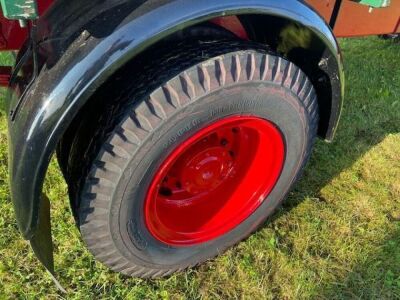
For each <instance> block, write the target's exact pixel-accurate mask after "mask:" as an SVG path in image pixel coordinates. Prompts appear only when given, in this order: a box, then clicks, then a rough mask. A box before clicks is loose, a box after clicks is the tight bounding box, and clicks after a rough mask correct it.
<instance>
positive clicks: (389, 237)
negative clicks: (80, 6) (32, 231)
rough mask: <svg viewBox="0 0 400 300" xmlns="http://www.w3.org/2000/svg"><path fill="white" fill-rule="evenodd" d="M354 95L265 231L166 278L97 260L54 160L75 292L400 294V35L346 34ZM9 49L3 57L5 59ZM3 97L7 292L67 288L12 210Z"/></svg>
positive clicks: (1, 285) (1, 276)
mask: <svg viewBox="0 0 400 300" xmlns="http://www.w3.org/2000/svg"><path fill="white" fill-rule="evenodd" d="M341 46H342V49H343V55H344V59H345V71H346V80H347V84H346V102H345V107H344V111H343V115H342V119H341V123H340V126H339V129H338V132H337V136H336V139H335V141H334V142H333V143H332V144H326V143H324V142H322V141H319V142H318V143H317V145H316V147H315V151H314V154H313V156H312V159H311V162H310V164H309V165H308V167H307V169H306V171H305V174H304V176H303V178H302V179H301V181H300V182H299V184H297V186H296V188H295V190H294V191H293V192H292V193H291V194H290V196H289V199H288V200H287V202H286V204H285V205H284V207H283V208H282V209H281V210H280V211H279V212H278V213H277V214H276V215H275V216H274V217H273V218H272V219H271V220H270V221H269V222H267V223H266V224H265V226H264V227H263V228H262V229H261V230H259V231H258V232H257V233H256V234H254V235H253V236H251V237H250V238H248V239H247V240H246V241H244V242H242V243H240V244H239V245H237V246H236V247H234V248H233V249H231V250H229V251H228V252H226V253H225V254H223V255H221V256H219V257H217V258H216V259H213V260H211V261H209V262H207V263H205V264H203V265H201V266H200V267H198V268H195V269H190V270H187V271H185V272H182V273H179V274H176V275H173V276H171V277H168V278H165V279H159V280H141V279H132V278H126V277H124V276H121V275H118V274H115V273H112V272H110V271H108V270H107V269H106V268H105V267H103V266H102V265H101V264H100V263H98V262H96V261H95V260H94V259H93V257H92V255H91V254H90V253H89V252H88V251H87V250H86V249H85V247H84V244H83V242H82V241H81V239H80V237H79V233H78V230H77V229H76V228H75V226H74V222H73V218H72V216H71V213H70V210H69V206H68V198H67V190H66V186H65V184H64V182H63V179H62V176H61V174H60V172H59V169H58V166H57V163H56V162H55V161H54V160H53V161H52V163H51V167H50V170H49V174H48V177H47V181H46V186H45V191H46V193H47V194H48V195H49V198H50V199H51V200H52V226H53V233H54V235H53V236H54V243H55V262H56V269H57V274H58V277H59V279H60V281H61V283H62V285H63V286H64V287H65V288H66V289H67V290H68V292H69V293H68V295H67V297H68V298H72V299H97V298H110V299H119V298H129V299H134V298H150V299H169V298H171V299H175V298H183V299H185V298H189V299H196V298H205V299H207V298H212V299H214V298H217V299H218V298H220V299H226V298H255V299H260V298H274V299H304V298H318V299H321V298H322V299H323V298H327V299H343V298H356V299H357V298H363V299H374V298H375V299H393V298H399V299H400V251H399V249H400V222H399V221H396V219H399V217H400V68H399V67H398V66H399V65H400V45H399V44H394V43H392V42H390V41H383V40H380V39H377V38H366V39H353V40H342V41H341ZM1 58H2V59H5V58H4V57H1ZM3 106H4V104H2V106H0V114H1V115H0V230H1V231H0V299H2V298H14V297H16V298H46V299H47V298H62V297H66V296H62V295H60V294H59V293H58V291H57V290H56V288H55V286H54V285H53V283H52V281H51V280H50V278H49V276H48V275H47V274H46V272H45V271H44V270H43V267H42V266H41V265H40V264H39V263H38V261H37V260H36V259H35V257H34V255H33V253H32V251H31V249H30V248H29V245H28V243H27V242H26V241H24V240H22V238H21V236H20V235H19V233H18V230H17V225H16V222H15V219H14V215H13V210H12V205H11V203H10V199H9V190H8V186H7V181H8V179H7V134H6V121H5V112H4V108H3Z"/></svg>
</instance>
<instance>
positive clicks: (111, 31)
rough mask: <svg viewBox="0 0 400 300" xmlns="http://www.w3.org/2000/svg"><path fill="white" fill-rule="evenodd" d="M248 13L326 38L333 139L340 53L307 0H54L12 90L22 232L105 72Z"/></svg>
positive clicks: (35, 215) (14, 188) (30, 230)
mask: <svg viewBox="0 0 400 300" xmlns="http://www.w3.org/2000/svg"><path fill="white" fill-rule="evenodd" d="M249 14H253V15H254V14H263V15H272V16H276V17H282V18H284V19H285V20H293V21H295V22H296V23H297V24H300V25H301V26H303V27H305V28H308V29H309V31H310V32H311V33H312V34H313V36H314V37H315V38H316V39H317V40H318V41H319V42H320V44H323V45H325V49H324V51H323V53H321V55H322V57H321V61H320V68H321V69H323V70H324V71H325V72H326V74H327V76H328V81H329V82H330V84H329V89H328V92H327V91H326V90H324V91H323V92H321V95H322V96H323V97H326V98H327V101H328V102H329V103H331V105H330V107H328V110H327V111H328V112H329V114H330V116H329V122H328V123H327V125H326V130H325V132H324V135H323V136H324V137H325V138H326V139H328V140H330V139H331V138H332V137H333V134H334V131H335V128H336V125H337V121H338V119H339V114H340V109H341V105H342V97H343V85H342V82H343V72H342V67H341V60H340V53H339V49H338V46H337V43H336V40H335V38H334V36H333V34H332V32H331V30H330V28H329V26H328V25H327V24H326V23H325V22H324V21H323V20H322V18H321V17H320V16H319V15H318V14H317V13H316V12H314V11H313V9H312V8H310V7H309V6H308V5H306V4H304V3H303V2H302V1H298V0H280V1H276V0H213V1H199V0H175V1H174V0H149V1H143V0H142V1H128V2H126V1H122V0H121V1H114V0H107V1H105V0H97V1H94V0H79V1H78V0H69V1H67V2H65V1H56V3H55V4H54V6H53V7H52V8H51V9H50V10H49V11H48V13H47V14H46V15H45V16H44V17H42V18H41V19H39V21H38V24H37V28H38V32H37V39H38V40H37V42H38V47H37V49H38V51H39V60H38V61H39V63H40V65H41V66H43V67H42V68H41V70H40V73H39V75H38V77H37V79H36V80H35V81H34V82H33V83H32V84H30V85H28V84H27V83H29V82H30V78H29V77H31V76H32V73H33V72H32V71H30V70H32V59H31V57H32V55H31V54H29V53H28V54H27V55H26V57H27V58H26V61H25V63H24V64H22V65H23V66H22V68H23V69H24V70H25V72H24V74H26V77H28V78H24V77H22V78H17V79H16V80H14V82H13V83H12V85H13V87H14V90H17V91H19V93H14V94H13V96H12V97H11V98H10V103H9V107H8V109H9V111H13V110H15V107H16V105H17V103H18V99H17V98H18V96H17V94H19V95H21V94H22V95H23V98H22V99H20V105H19V108H18V111H17V112H15V113H14V115H15V119H14V120H11V118H10V120H9V133H10V134H9V136H10V140H9V153H10V156H9V157H10V160H9V166H10V179H11V196H12V200H13V203H14V207H15V213H16V217H17V220H18V225H19V228H20V230H21V232H22V234H23V236H24V238H26V239H32V237H33V236H34V235H35V231H36V230H37V228H38V227H37V224H38V221H39V204H40V196H41V191H42V185H43V180H44V177H45V174H46V171H47V168H48V164H49V161H50V158H51V155H52V154H53V152H54V150H55V148H56V145H57V143H58V141H59V140H60V138H61V136H62V135H63V133H64V132H65V130H66V129H67V128H68V126H69V125H70V123H71V122H72V121H73V118H74V117H75V115H76V114H77V112H78V111H79V110H80V108H82V106H83V105H84V104H85V103H86V101H87V100H88V99H89V97H90V96H91V95H92V94H93V93H94V92H95V91H96V90H97V88H98V87H99V86H100V85H101V84H102V83H104V82H105V81H106V80H107V78H109V77H110V76H111V75H112V74H113V73H115V71H116V70H118V69H119V68H121V67H122V66H123V65H124V64H125V63H126V62H127V61H129V60H130V59H132V58H133V57H134V56H135V55H137V54H138V53H140V52H141V51H143V50H144V49H146V48H147V47H149V46H151V45H152V44H154V43H155V42H157V41H159V40H160V39H162V38H164V37H166V36H168V35H169V34H171V33H173V32H175V31H177V30H180V29H182V28H185V27H188V26H191V25H193V24H196V23H200V22H203V21H206V20H208V19H211V18H214V17H217V16H222V15H249ZM267 30H268V29H267ZM309 47H311V46H309ZM28 49H29V48H28ZM299 53H300V54H301V51H300V52H298V54H299ZM302 59H303V60H304V58H302ZM313 68H315V66H314V67H313ZM316 80H317V79H316Z"/></svg>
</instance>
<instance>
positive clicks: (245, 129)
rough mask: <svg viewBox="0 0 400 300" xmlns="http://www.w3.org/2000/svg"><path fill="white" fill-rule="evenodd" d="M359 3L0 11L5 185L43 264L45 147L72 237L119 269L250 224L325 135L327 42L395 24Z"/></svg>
mask: <svg viewBox="0 0 400 300" xmlns="http://www.w3.org/2000/svg"><path fill="white" fill-rule="evenodd" d="M2 1H3V4H4V1H7V0H2ZM10 1H11V0H10ZM360 1H362V3H381V2H377V1H378V0H360ZM360 1H350V0H307V1H300V0H282V1H274V0H215V1H214V0H213V1H196V0H149V1H145V0H140V1H124V0H110V1H101V0H93V1H89V0H82V1H78V0H71V1H63V0H59V1H54V2H53V1H52V0H39V1H38V2H37V5H38V13H39V15H38V16H37V15H34V16H33V17H32V18H25V19H24V18H23V17H21V18H17V19H19V20H9V19H6V18H5V17H4V16H0V25H1V27H0V32H1V34H0V50H1V51H16V52H18V54H17V56H16V65H15V67H14V68H10V67H5V66H3V67H2V68H1V69H0V84H1V85H3V86H8V87H9V90H10V95H9V98H8V103H7V110H8V113H9V117H8V118H9V120H8V121H9V133H10V141H9V143H10V147H9V148H10V150H9V157H10V159H9V165H10V181H11V182H10V184H11V197H12V200H13V203H14V208H15V212H16V216H17V221H18V225H19V229H20V231H21V233H22V235H23V237H24V238H25V239H27V240H30V242H31V245H32V247H33V249H34V251H35V253H36V254H37V256H38V258H39V259H40V261H41V262H42V263H43V264H44V265H45V266H46V268H47V269H48V270H49V271H50V272H51V273H54V266H53V254H52V239H51V228H50V210H49V201H48V199H47V198H46V197H42V186H43V181H44V177H45V175H46V171H47V167H48V164H49V161H50V158H51V155H52V154H53V153H55V152H56V153H57V158H58V160H59V164H60V167H61V169H62V171H63V174H64V177H65V179H66V182H67V184H68V187H69V194H70V200H71V209H72V211H73V214H74V217H75V219H76V222H77V225H78V226H79V227H80V230H81V233H82V236H83V238H84V240H85V241H86V243H87V245H88V247H89V248H90V249H91V251H92V252H93V254H94V255H95V256H96V257H97V258H98V259H100V260H101V261H102V262H104V263H105V264H106V265H108V266H109V267H110V268H112V269H113V270H115V271H118V272H122V273H124V274H127V275H131V276H141V277H156V276H162V275H166V274H170V273H172V272H174V271H176V270H180V269H183V268H186V267H190V266H192V265H195V264H197V263H200V262H202V261H204V260H205V259H208V258H211V257H213V256H215V255H217V254H218V253H220V252H221V251H222V250H224V249H226V248H227V247H228V246H231V245H233V244H235V243H237V242H239V241H240V240H242V239H243V238H245V237H246V236H247V235H248V234H250V233H251V232H252V231H254V230H255V229H256V228H257V227H258V226H260V224H262V222H263V221H264V220H265V219H266V218H267V217H269V216H270V215H271V214H272V213H273V212H274V210H275V209H276V207H277V206H278V205H279V204H280V203H281V202H282V201H283V199H284V197H285V195H286V194H287V193H288V191H289V189H290V187H291V186H292V185H293V183H294V182H295V181H296V179H297V178H298V176H299V174H300V173H301V170H302V168H303V167H304V165H305V164H306V162H307V159H308V157H309V156H310V152H311V149H312V144H313V141H314V139H315V137H316V136H317V135H318V136H319V137H321V138H322V139H324V140H327V141H331V140H332V139H333V137H334V134H335V131H336V128H337V124H338V121H339V117H340V112H341V107H342V104H343V97H344V75H343V67H342V59H341V52H340V49H339V46H338V43H337V41H336V38H338V37H353V36H363V35H385V34H392V35H395V34H398V33H400V1H398V0H394V1H392V2H391V3H390V5H389V6H388V7H379V5H378V7H375V8H372V7H369V6H367V5H362V4H360V3H357V2H360ZM27 3H28V2H27ZM29 3H35V2H34V1H33V2H32V1H31V2H29ZM382 3H385V4H387V3H388V2H386V1H384V2H382Z"/></svg>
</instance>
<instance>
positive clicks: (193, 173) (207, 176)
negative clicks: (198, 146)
mask: <svg viewBox="0 0 400 300" xmlns="http://www.w3.org/2000/svg"><path fill="white" fill-rule="evenodd" d="M232 165H233V159H232V157H231V156H230V154H229V152H228V151H227V150H226V149H224V148H223V147H212V148H208V149H205V150H203V151H201V152H200V153H198V154H197V155H195V156H194V157H193V159H191V160H190V161H189V162H188V163H187V165H186V166H185V168H184V169H183V171H182V181H183V185H184V188H185V190H186V191H188V192H189V193H192V194H196V193H200V192H205V191H212V190H214V189H215V188H216V187H218V186H219V185H220V184H221V183H222V182H223V181H224V180H225V179H226V177H227V176H228V174H229V172H230V171H231V170H232Z"/></svg>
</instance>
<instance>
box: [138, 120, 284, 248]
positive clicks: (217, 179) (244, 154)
mask: <svg viewBox="0 0 400 300" xmlns="http://www.w3.org/2000/svg"><path fill="white" fill-rule="evenodd" d="M283 161H284V143H283V139H282V136H281V133H280V132H279V130H278V129H277V128H276V127H275V126H274V125H273V124H272V123H270V122H269V121H267V120H264V119H261V118H256V117H244V116H233V117H228V118H226V119H223V120H219V121H217V122H215V123H213V124H211V125H209V126H207V127H205V128H203V129H201V130H199V131H198V132H197V133H195V134H194V135H193V136H192V137H190V138H189V139H187V140H186V141H184V142H183V143H182V144H180V145H179V146H178V147H177V148H176V149H175V150H173V151H172V153H171V154H170V155H169V156H168V157H167V158H166V159H165V161H164V162H162V163H161V165H160V167H159V169H158V171H157V172H156V174H155V176H154V178H153V180H152V182H151V184H150V187H149V190H148V193H147V196H146V199H145V212H144V216H145V223H146V226H147V228H148V229H149V231H150V233H151V234H152V235H153V236H154V237H155V238H156V239H158V240H159V241H161V242H163V243H166V244H170V245H175V246H179V245H181V246H188V245H194V244H197V243H200V242H206V241H209V240H211V239H214V238H217V237H218V236H220V235H221V234H224V233H226V232H227V231H229V230H232V229H233V228H234V227H236V226H237V225H239V224H240V223H241V222H243V221H244V220H245V219H246V218H248V217H249V216H250V215H251V214H252V213H253V212H254V211H255V209H257V207H258V206H259V205H260V204H261V203H262V202H263V201H264V199H265V198H266V196H267V195H268V194H269V192H270V191H271V189H272V188H273V186H274V184H275V182H276V181H277V179H278V177H279V174H280V171H281V168H282V165H283Z"/></svg>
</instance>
